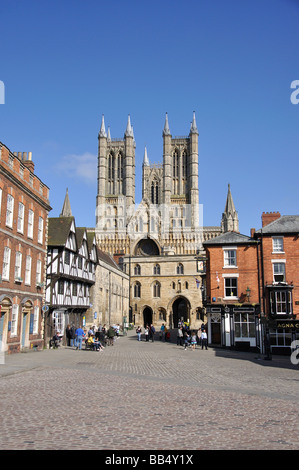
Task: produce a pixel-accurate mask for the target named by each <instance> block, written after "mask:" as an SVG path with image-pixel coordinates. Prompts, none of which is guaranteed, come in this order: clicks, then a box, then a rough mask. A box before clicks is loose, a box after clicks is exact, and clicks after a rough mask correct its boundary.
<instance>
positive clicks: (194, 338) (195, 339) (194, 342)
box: [191, 331, 197, 351]
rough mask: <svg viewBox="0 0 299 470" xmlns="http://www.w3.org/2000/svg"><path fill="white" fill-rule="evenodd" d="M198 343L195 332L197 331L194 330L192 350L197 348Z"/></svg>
mask: <svg viewBox="0 0 299 470" xmlns="http://www.w3.org/2000/svg"><path fill="white" fill-rule="evenodd" d="M196 344H197V338H196V333H195V331H193V332H192V335H191V347H192V351H193V350H194V349H195V348H196Z"/></svg>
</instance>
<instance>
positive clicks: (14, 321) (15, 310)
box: [10, 304, 19, 336]
mask: <svg viewBox="0 0 299 470" xmlns="http://www.w3.org/2000/svg"><path fill="white" fill-rule="evenodd" d="M18 317H19V305H18V304H13V306H12V311H11V330H10V336H16V335H17V333H18Z"/></svg>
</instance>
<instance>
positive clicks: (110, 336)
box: [107, 326, 115, 346]
mask: <svg viewBox="0 0 299 470" xmlns="http://www.w3.org/2000/svg"><path fill="white" fill-rule="evenodd" d="M114 336H115V329H114V328H113V327H112V326H109V330H108V331H107V337H108V344H109V345H110V346H113V343H114Z"/></svg>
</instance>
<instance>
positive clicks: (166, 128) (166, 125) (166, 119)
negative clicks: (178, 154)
mask: <svg viewBox="0 0 299 470" xmlns="http://www.w3.org/2000/svg"><path fill="white" fill-rule="evenodd" d="M163 135H171V134H170V129H169V124H168V114H167V113H166V116H165V124H164V129H163Z"/></svg>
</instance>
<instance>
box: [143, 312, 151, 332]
mask: <svg viewBox="0 0 299 470" xmlns="http://www.w3.org/2000/svg"><path fill="white" fill-rule="evenodd" d="M152 323H153V311H152V309H151V308H150V307H145V309H144V310H143V326H144V327H145V326H146V325H151V324H152Z"/></svg>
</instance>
